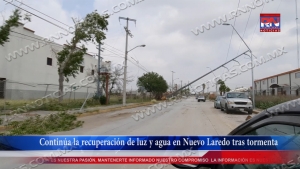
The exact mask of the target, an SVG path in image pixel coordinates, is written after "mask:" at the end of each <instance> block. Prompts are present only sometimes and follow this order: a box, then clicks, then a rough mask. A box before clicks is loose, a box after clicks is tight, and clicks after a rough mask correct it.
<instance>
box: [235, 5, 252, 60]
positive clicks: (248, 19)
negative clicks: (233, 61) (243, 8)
mask: <svg viewBox="0 0 300 169" xmlns="http://www.w3.org/2000/svg"><path fill="white" fill-rule="evenodd" d="M251 14H252V10H250V14H249V17H248V20H247V24H246V26H245V30H244V33H243V36H242V37H243V39H244V37H245V33H246V31H247V26H248V23H249V20H250V16H251ZM242 43H243V42H240V46H239V50H238V52H237V55H238V54H239V51H240V48H241V45H242Z"/></svg>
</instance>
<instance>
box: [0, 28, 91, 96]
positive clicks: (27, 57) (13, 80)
mask: <svg viewBox="0 0 300 169" xmlns="http://www.w3.org/2000/svg"><path fill="white" fill-rule="evenodd" d="M14 31H15V32H20V33H22V34H25V35H28V36H32V37H36V38H39V39H42V37H39V36H37V35H35V34H34V33H33V32H31V31H29V30H26V29H24V28H23V27H22V26H19V27H17V28H15V29H14ZM11 35H13V36H10V40H9V41H10V42H7V43H5V44H4V47H1V48H0V56H1V59H0V78H6V80H7V82H6V84H5V86H6V89H5V92H6V93H5V99H39V98H41V97H43V96H45V92H46V90H47V86H46V85H43V84H52V85H50V86H49V87H48V92H47V93H48V94H49V93H51V92H55V91H57V90H58V86H57V85H58V73H57V69H58V66H57V60H56V55H55V53H54V52H53V50H55V51H60V50H61V49H62V48H63V47H62V46H61V45H59V44H51V43H49V45H46V46H43V47H40V48H39V49H35V50H33V51H31V50H28V54H24V55H23V56H22V57H19V56H18V57H17V59H13V58H12V60H11V61H10V62H9V61H8V60H6V59H5V57H8V53H13V52H14V51H20V49H21V48H23V49H25V46H27V45H31V44H32V43H36V42H34V40H33V41H32V40H31V39H32V38H28V37H27V38H26V37H25V36H23V35H17V34H14V33H12V34H11ZM15 36H19V37H23V38H26V39H22V38H18V37H15ZM40 45H42V43H40ZM47 57H49V58H52V66H49V65H47ZM95 65H97V59H95V58H93V57H92V56H90V55H85V56H84V63H83V66H84V71H83V73H81V72H80V71H79V74H78V75H76V78H73V77H70V78H69V79H70V81H69V82H66V81H65V82H64V85H66V86H69V85H70V84H72V83H76V84H77V85H79V84H80V80H82V79H84V78H85V77H87V76H89V75H90V74H91V70H92V69H95V68H97V67H95ZM95 72H97V70H95ZM88 86H89V87H91V88H89V89H88V90H89V91H88V92H89V93H95V92H96V84H95V83H94V84H90V85H88ZM73 94H74V93H73ZM68 95H69V94H67V96H68ZM75 95H76V98H77V99H78V98H85V97H86V95H87V88H86V87H85V88H81V89H79V90H77V91H76V94H75ZM65 97H66V96H65Z"/></svg>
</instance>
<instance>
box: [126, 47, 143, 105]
mask: <svg viewBox="0 0 300 169" xmlns="http://www.w3.org/2000/svg"><path fill="white" fill-rule="evenodd" d="M145 46H146V45H139V46H136V47H134V48H132V49H131V50H129V51H126V52H125V66H124V80H123V106H125V105H126V74H127V55H128V53H129V52H130V51H132V50H133V49H135V48H137V47H145ZM126 49H127V47H126Z"/></svg>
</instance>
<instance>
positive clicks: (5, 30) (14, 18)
mask: <svg viewBox="0 0 300 169" xmlns="http://www.w3.org/2000/svg"><path fill="white" fill-rule="evenodd" d="M22 19H23V17H22V15H21V12H20V10H18V9H16V10H14V12H13V14H12V15H11V16H10V17H9V19H8V20H6V21H5V22H4V24H3V25H2V26H1V27H0V45H1V46H4V43H5V42H9V34H10V32H11V29H12V28H13V27H17V26H18V25H19V22H20V20H22ZM24 20H28V21H30V18H29V16H28V15H25V16H24Z"/></svg>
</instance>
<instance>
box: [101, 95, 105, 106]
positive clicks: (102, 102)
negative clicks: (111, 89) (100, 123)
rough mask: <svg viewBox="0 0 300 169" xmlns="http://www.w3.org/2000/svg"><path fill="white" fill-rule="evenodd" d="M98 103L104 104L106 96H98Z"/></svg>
mask: <svg viewBox="0 0 300 169" xmlns="http://www.w3.org/2000/svg"><path fill="white" fill-rule="evenodd" d="M100 103H101V105H104V104H106V97H105V96H101V97H100Z"/></svg>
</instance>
